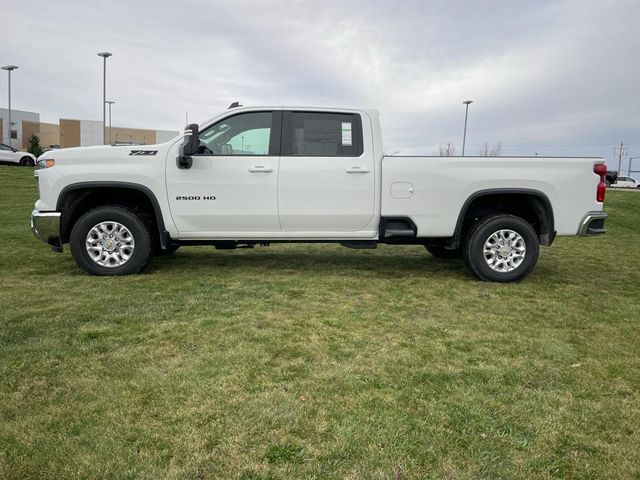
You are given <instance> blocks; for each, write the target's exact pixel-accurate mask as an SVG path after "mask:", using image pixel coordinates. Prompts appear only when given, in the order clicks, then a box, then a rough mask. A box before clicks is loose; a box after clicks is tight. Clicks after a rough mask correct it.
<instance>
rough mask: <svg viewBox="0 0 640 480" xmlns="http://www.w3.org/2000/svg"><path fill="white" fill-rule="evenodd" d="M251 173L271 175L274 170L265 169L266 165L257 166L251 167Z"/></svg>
mask: <svg viewBox="0 0 640 480" xmlns="http://www.w3.org/2000/svg"><path fill="white" fill-rule="evenodd" d="M249 171H250V172H251V173H271V172H273V168H269V167H265V166H264V165H256V166H255V167H250V168H249Z"/></svg>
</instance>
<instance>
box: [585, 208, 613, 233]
mask: <svg viewBox="0 0 640 480" xmlns="http://www.w3.org/2000/svg"><path fill="white" fill-rule="evenodd" d="M608 216H609V214H607V212H589V213H587V214H586V215H585V216H584V218H583V219H582V223H581V224H580V230H579V231H578V235H580V236H581V237H592V236H594V235H602V234H603V233H606V232H607V230H606V229H605V228H604V221H605V220H606V219H607V217H608Z"/></svg>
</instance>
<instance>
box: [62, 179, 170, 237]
mask: <svg viewBox="0 0 640 480" xmlns="http://www.w3.org/2000/svg"><path fill="white" fill-rule="evenodd" d="M110 205H111V206H120V207H124V208H127V209H130V210H132V211H134V212H135V213H136V214H138V215H139V216H140V217H141V218H144V220H145V222H146V223H147V224H148V227H149V231H150V232H151V233H152V234H153V240H154V241H155V242H157V244H158V246H160V247H161V248H163V249H164V248H167V247H168V246H169V244H170V237H169V234H168V232H167V231H166V229H165V225H164V220H163V217H162V210H161V209H160V204H159V203H158V199H157V198H156V196H155V195H154V193H153V192H152V191H151V190H150V189H149V188H147V187H146V186H144V185H140V184H136V183H129V182H81V183H75V184H72V185H68V186H66V187H65V188H64V189H63V190H62V191H61V192H60V195H59V197H58V202H57V205H56V210H57V211H58V212H61V213H62V217H61V224H60V236H61V240H62V242H63V243H67V242H68V241H69V238H70V236H71V230H72V228H73V225H74V224H75V222H77V221H78V219H79V218H80V217H81V216H82V215H83V214H84V213H86V212H87V211H89V210H91V209H94V208H97V207H101V206H110ZM156 232H157V235H156V234H155V233H156Z"/></svg>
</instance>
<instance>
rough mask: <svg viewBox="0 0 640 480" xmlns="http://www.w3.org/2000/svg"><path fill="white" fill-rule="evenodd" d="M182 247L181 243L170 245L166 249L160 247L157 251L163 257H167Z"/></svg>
mask: <svg viewBox="0 0 640 480" xmlns="http://www.w3.org/2000/svg"><path fill="white" fill-rule="evenodd" d="M179 248H180V245H176V244H173V245H169V248H167V249H166V250H163V249H162V248H158V250H157V251H156V255H160V256H161V257H165V256H167V255H171V254H172V253H174V252H175V251H176V250H178V249H179Z"/></svg>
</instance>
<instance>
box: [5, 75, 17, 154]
mask: <svg viewBox="0 0 640 480" xmlns="http://www.w3.org/2000/svg"><path fill="white" fill-rule="evenodd" d="M17 68H18V67H17V66H16V65H5V66H4V67H2V70H6V71H7V72H8V73H9V142H7V143H8V144H9V146H11V72H12V71H14V70H16V69H17Z"/></svg>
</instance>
